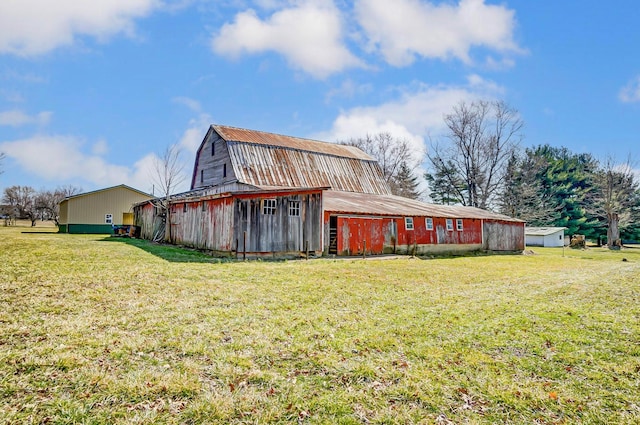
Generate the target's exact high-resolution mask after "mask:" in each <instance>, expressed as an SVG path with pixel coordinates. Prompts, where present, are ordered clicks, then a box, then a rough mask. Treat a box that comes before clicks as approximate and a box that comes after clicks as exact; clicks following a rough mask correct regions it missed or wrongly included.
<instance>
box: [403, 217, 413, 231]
mask: <svg viewBox="0 0 640 425" xmlns="http://www.w3.org/2000/svg"><path fill="white" fill-rule="evenodd" d="M404 228H405V229H407V230H413V217H405V218H404Z"/></svg>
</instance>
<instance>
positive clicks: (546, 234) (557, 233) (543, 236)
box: [524, 227, 566, 247]
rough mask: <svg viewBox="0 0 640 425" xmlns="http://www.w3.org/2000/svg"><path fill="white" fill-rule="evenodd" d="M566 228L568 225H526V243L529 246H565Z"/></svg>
mask: <svg viewBox="0 0 640 425" xmlns="http://www.w3.org/2000/svg"><path fill="white" fill-rule="evenodd" d="M565 229H566V227H525V228H524V235H525V243H526V245H527V246H542V247H560V246H564V231H565Z"/></svg>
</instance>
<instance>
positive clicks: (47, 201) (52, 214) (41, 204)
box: [35, 185, 82, 226]
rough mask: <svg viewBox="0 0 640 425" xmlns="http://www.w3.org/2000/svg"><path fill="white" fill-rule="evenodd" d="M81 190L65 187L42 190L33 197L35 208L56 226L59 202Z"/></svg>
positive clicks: (57, 223) (69, 186)
mask: <svg viewBox="0 0 640 425" xmlns="http://www.w3.org/2000/svg"><path fill="white" fill-rule="evenodd" d="M80 192H82V189H80V188H78V187H75V186H71V185H67V186H61V187H58V188H57V189H56V190H43V191H40V192H38V193H37V194H36V196H35V206H36V209H37V210H38V211H39V212H40V214H41V215H42V216H43V217H45V216H46V217H47V218H48V219H51V220H53V221H54V223H55V224H56V226H58V225H59V224H60V223H59V221H58V220H59V219H60V202H62V201H63V200H64V199H65V198H67V197H69V196H73V195H77V194H78V193H80Z"/></svg>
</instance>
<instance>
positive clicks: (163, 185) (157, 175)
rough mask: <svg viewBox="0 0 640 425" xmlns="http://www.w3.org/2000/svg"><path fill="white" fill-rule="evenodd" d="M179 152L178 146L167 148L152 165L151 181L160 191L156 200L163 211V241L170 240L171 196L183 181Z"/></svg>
mask: <svg viewBox="0 0 640 425" xmlns="http://www.w3.org/2000/svg"><path fill="white" fill-rule="evenodd" d="M180 154H181V150H180V148H179V147H178V146H176V145H172V146H168V147H167V148H166V149H165V150H164V152H163V153H162V155H160V156H159V157H156V158H155V160H154V163H153V175H152V180H153V182H154V184H155V185H157V186H158V188H159V190H160V191H161V192H160V193H161V195H162V196H161V197H160V198H159V199H158V204H159V205H158V206H159V207H161V209H162V210H163V211H164V216H165V232H164V239H165V240H166V241H170V240H171V226H170V225H169V223H171V217H170V213H171V208H169V203H170V200H171V195H172V194H173V193H174V191H175V188H176V187H177V186H179V185H180V184H181V183H182V182H183V181H184V179H185V175H184V173H183V170H184V164H183V163H182V162H181V161H180Z"/></svg>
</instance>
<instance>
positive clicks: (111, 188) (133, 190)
mask: <svg viewBox="0 0 640 425" xmlns="http://www.w3.org/2000/svg"><path fill="white" fill-rule="evenodd" d="M114 189H127V190H130V191H132V192H136V193H138V194H140V195H142V196H148V197H149V199H151V198H153V197H154V196H153V195H150V194H148V193H146V192H143V191H141V190H138V189H134V188H133V187H131V186H127V185H126V184H120V185H118V186H111V187H105V188H103V189H98V190H92V191H90V192H84V193H78V194H76V195H71V196H67V197H66V198H64V199H63V200H62V201H61V202H63V201H68V200H69V199H74V198H80V197H82V196H88V195H95V194H97V193H100V192H106V191H108V190H114Z"/></svg>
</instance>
